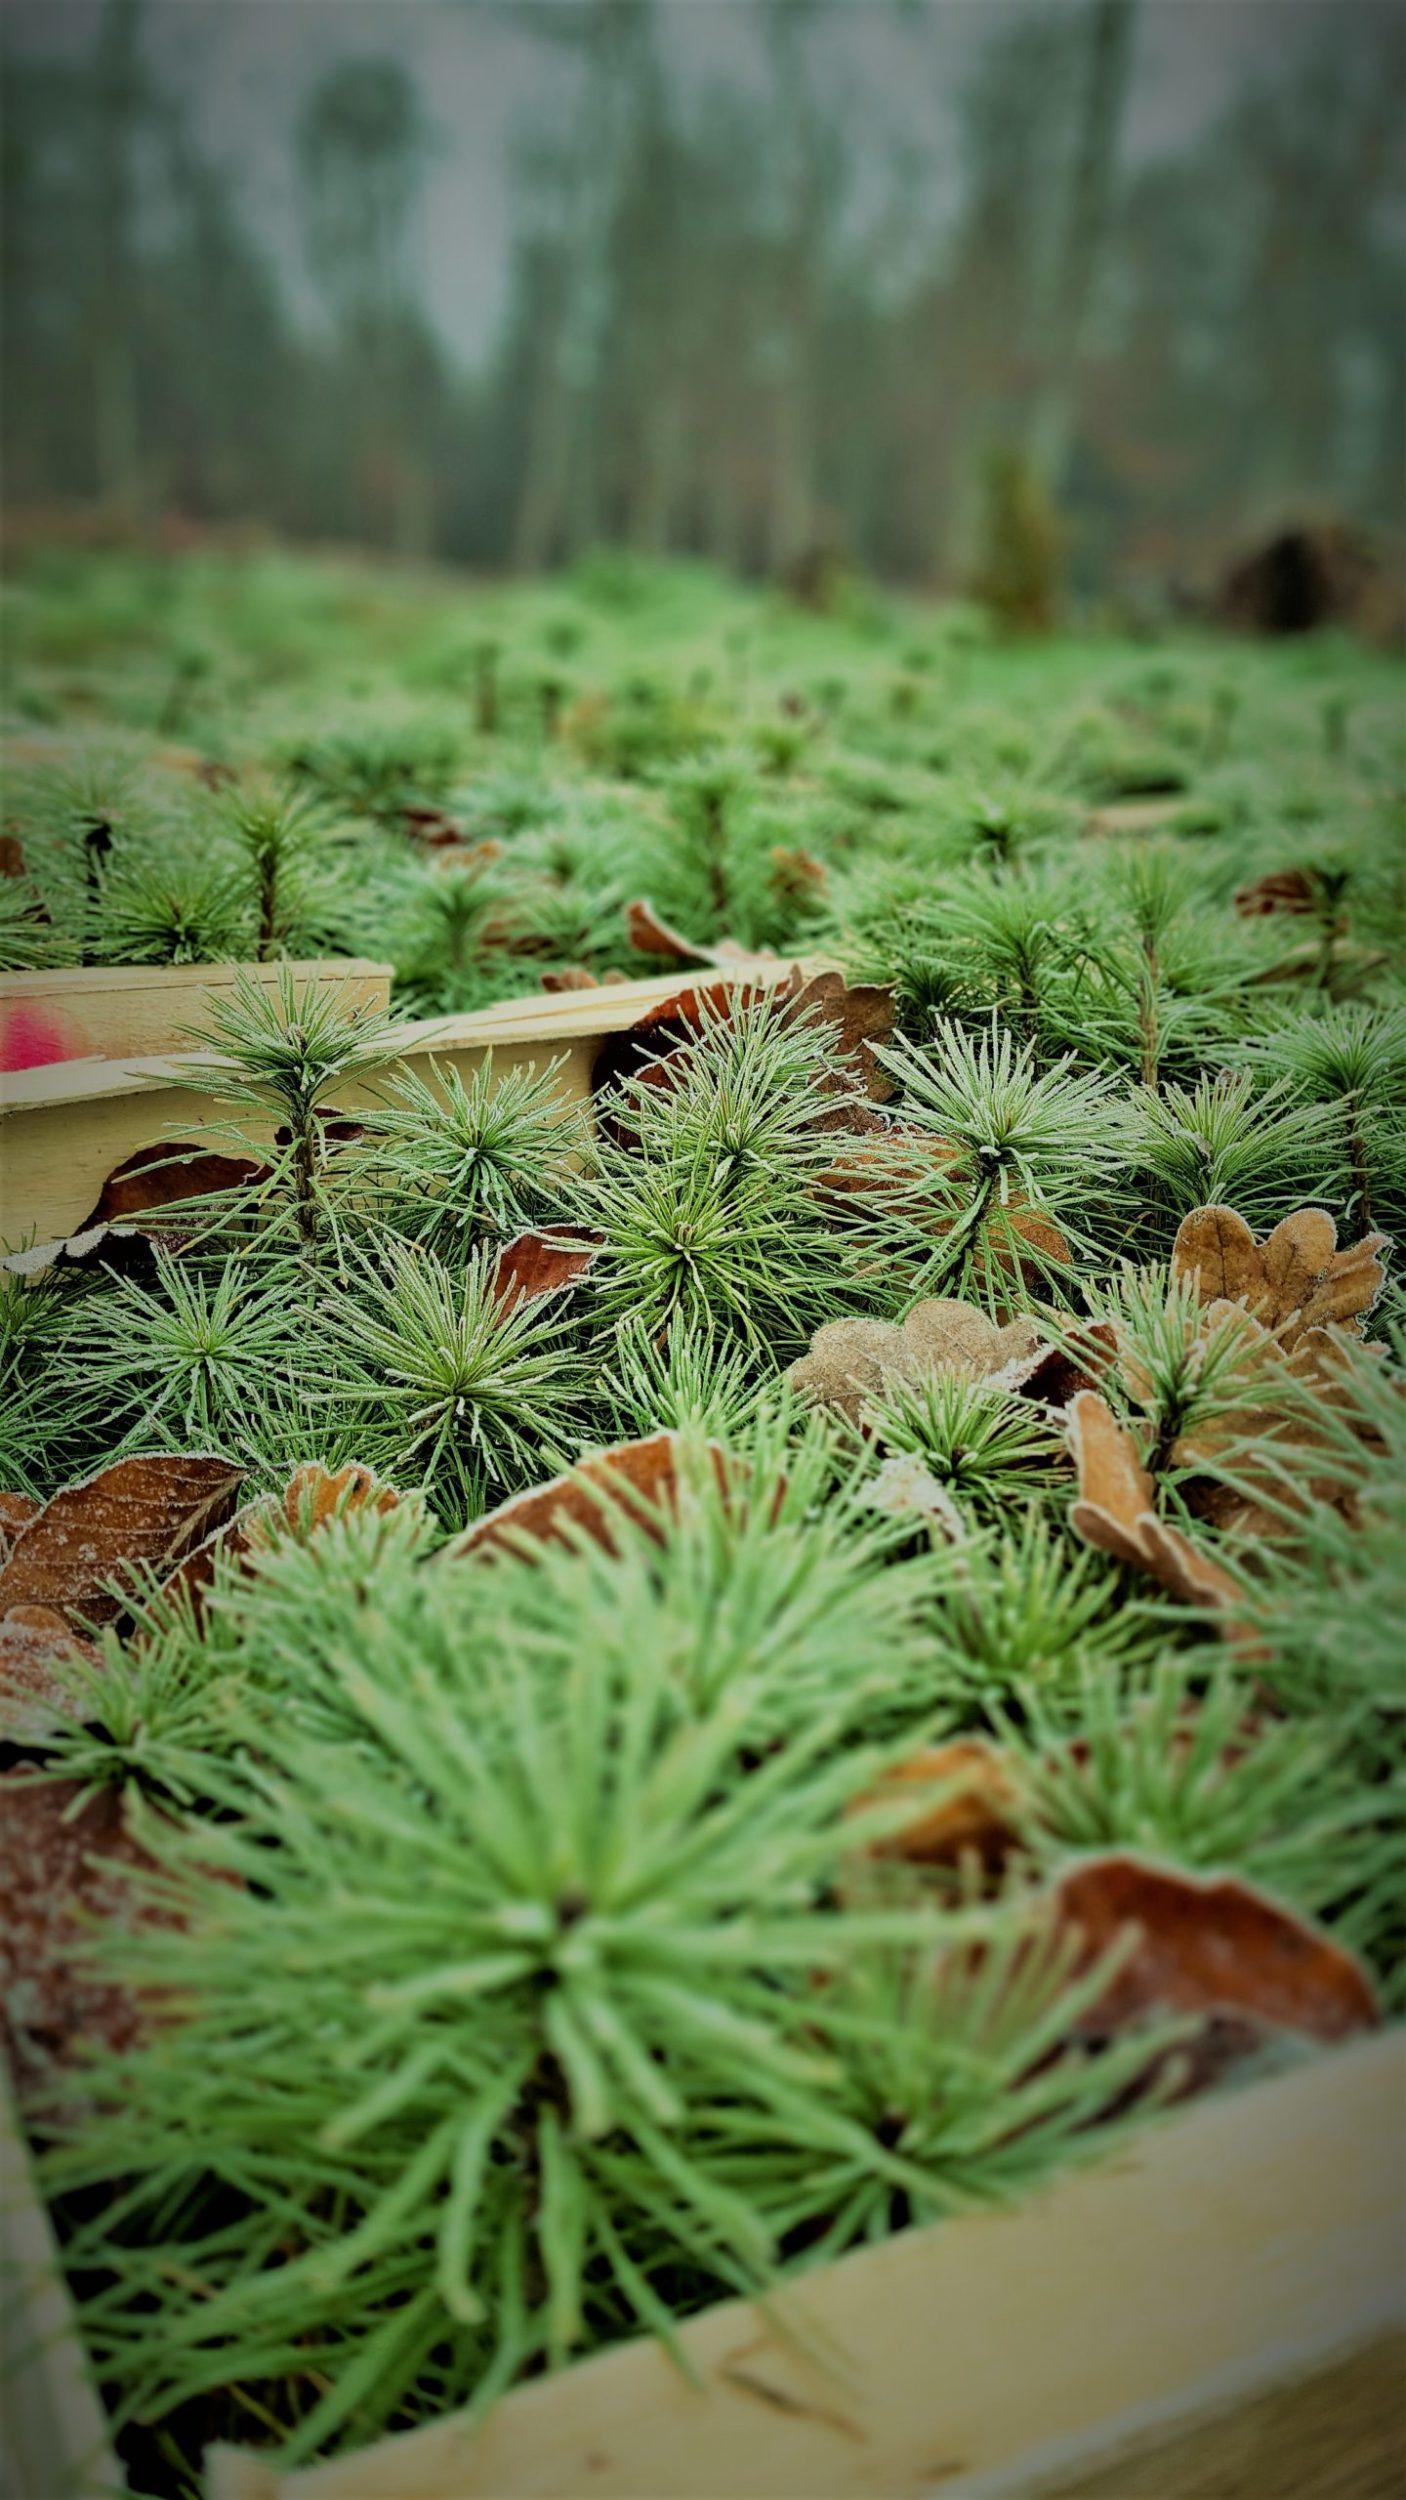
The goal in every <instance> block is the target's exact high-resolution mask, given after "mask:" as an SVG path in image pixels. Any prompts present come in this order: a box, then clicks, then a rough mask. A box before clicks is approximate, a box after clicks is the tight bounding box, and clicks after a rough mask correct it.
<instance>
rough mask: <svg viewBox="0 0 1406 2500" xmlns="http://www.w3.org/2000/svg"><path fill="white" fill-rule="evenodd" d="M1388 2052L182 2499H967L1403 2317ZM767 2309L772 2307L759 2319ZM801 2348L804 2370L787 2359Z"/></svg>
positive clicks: (1373, 2050) (1402, 2178)
mask: <svg viewBox="0 0 1406 2500" xmlns="http://www.w3.org/2000/svg"><path fill="white" fill-rule="evenodd" d="M1404 2119H1406V2038H1403V2036H1402V2034H1401V2033H1399V2032H1397V2033H1394V2034H1390V2035H1388V2036H1387V2037H1385V2038H1380V2039H1376V2040H1372V2041H1368V2042H1366V2043H1364V2044H1362V2045H1359V2046H1357V2047H1354V2048H1350V2049H1344V2050H1338V2051H1334V2052H1333V2053H1331V2054H1329V2055H1321V2056H1317V2057H1315V2058H1313V2059H1312V2060H1311V2061H1310V2062H1307V2063H1305V2064H1303V2065H1301V2066H1299V2067H1297V2068H1295V2069H1294V2070H1293V2071H1291V2072H1288V2073H1285V2074H1283V2075H1280V2076H1277V2077H1275V2078H1273V2079H1272V2080H1268V2081H1264V2082H1260V2083H1256V2084H1252V2085H1248V2086H1244V2087H1242V2088H1240V2089H1239V2090H1233V2089H1232V2090H1229V2091H1225V2092H1222V2093H1220V2094H1219V2095H1217V2096H1214V2097H1212V2098H1210V2099H1208V2100H1205V2101H1201V2102H1198V2103H1197V2104H1196V2105H1195V2106H1194V2107H1193V2108H1190V2109H1188V2110H1186V2111H1184V2112H1182V2113H1180V2114H1179V2115H1176V2116H1173V2117H1170V2118H1166V2119H1163V2120H1161V2121H1157V2122H1154V2123H1153V2124H1152V2125H1151V2126H1150V2127H1149V2128H1148V2130H1147V2131H1146V2132H1145V2133H1143V2134H1141V2135H1138V2136H1136V2137H1134V2138H1132V2139H1131V2140H1130V2141H1128V2142H1126V2143H1125V2144H1124V2145H1123V2146H1122V2147H1120V2148H1119V2149H1117V2150H1116V2151H1114V2152H1112V2153H1111V2154H1109V2155H1108V2156H1106V2157H1105V2158H1104V2159H1103V2160H1102V2161H1101V2162H1100V2163H1099V2164H1098V2165H1097V2166H1096V2167H1094V2168H1091V2169H1089V2170H1087V2171H1084V2172H1078V2173H1074V2174H1072V2175H1069V2176H1066V2177H1065V2178H1063V2179H1061V2180H1058V2181H1056V2182H1055V2184H1054V2185H1053V2186H1051V2187H1049V2188H1047V2189H1045V2190H1044V2191H1043V2192H1042V2193H1040V2194H1038V2195H1035V2196H1032V2197H1031V2198H1029V2199H1028V2200H1027V2201H1026V2202H1025V2203H1024V2204H1022V2205H1020V2206H1018V2207H1016V2208H1014V2209H1012V2210H1011V2211H1008V2212H998V2213H974V2214H969V2215H964V2216H962V2217H960V2218H959V2219H956V2220H953V2221H949V2222H943V2223H939V2224H937V2225H935V2226H933V2227H931V2228H928V2229H926V2230H921V2231H907V2232H901V2233H900V2234H898V2236H897V2237H895V2238H894V2239H891V2240H888V2241H886V2242H884V2244H883V2245H882V2246H881V2247H878V2248H873V2249H864V2250H860V2251H857V2252H856V2253H854V2254H853V2255H851V2256H848V2257H844V2258H841V2259H840V2260H839V2261H838V2263H836V2264H833V2265H830V2266H826V2267H824V2268H822V2269H820V2270H818V2271H817V2272H816V2273H814V2274H812V2275H809V2276H804V2277H802V2278H801V2279H800V2281H799V2282H798V2283H797V2284H796V2285H795V2286H794V2287H793V2289H792V2290H791V2292H790V2293H789V2295H788V2303H789V2311H790V2317H791V2320H792V2321H793V2323H794V2325H795V2326H796V2328H797V2329H798V2330H800V2332H799V2334H798V2336H797V2337H796V2338H795V2339H794V2340H793V2339H792V2338H790V2337H788V2334H787V2333H786V2332H785V2330H784V2329H783V2326H782V2324H781V2323H780V2318H779V2316H778V2315H772V2316H764V2315H763V2314H762V2312H761V2311H760V2310H758V2309H757V2308H755V2307H753V2306H751V2305H750V2304H748V2303H747V2302H745V2301H735V2300H734V2301H727V2302H724V2303H722V2304H721V2305H720V2306H719V2307H717V2308H715V2309H711V2310H709V2311H707V2312H706V2313H705V2314H704V2315H703V2316H702V2317H700V2318H697V2319H695V2320H694V2321H693V2323H692V2324H691V2325H690V2326H688V2327H686V2328H685V2329H684V2331H683V2345H684V2349H685V2351H686V2352H687V2354H688V2358H689V2361H690V2363H691V2364H692V2366H693V2369H694V2371H695V2372H696V2373H697V2376H698V2379H699V2380H700V2382H701V2384H700V2385H699V2386H698V2387H694V2386H691V2385H690V2384H689V2382H688V2380H687V2379H686V2378H685V2377H684V2376H683V2375H682V2373H681V2372H680V2371H679V2370H678V2369H677V2367H676V2366H675V2365H674V2364H673V2363H672V2362H671V2361H670V2360H669V2358H668V2356H667V2355H666V2354H665V2352H664V2351H663V2350H662V2348H661V2347H660V2346H659V2345H657V2344H654V2343H651V2342H641V2343H632V2344H628V2345H624V2346H622V2347H619V2348H618V2349H616V2350H614V2351H611V2352H607V2353H603V2354H601V2355H599V2356H598V2357H596V2358H594V2359H592V2360H588V2361H583V2362H579V2363H577V2364H576V2366H575V2367H574V2368H572V2369H569V2370H566V2371H564V2372H562V2373H561V2374H560V2375H559V2376H556V2377H553V2378H546V2379H541V2380H538V2381H535V2382H533V2383H532V2384H531V2385H529V2386H526V2387H522V2388H519V2389H518V2390H517V2391H516V2392H515V2393H514V2394H512V2395H510V2396H507V2397H505V2398H504V2400H503V2401H502V2403H501V2404H500V2405H499V2406H498V2407H497V2408H496V2410H495V2411H494V2412H493V2413H491V2414H490V2415H489V2417H488V2419H487V2421H486V2422H485V2423H483V2424H482V2425H480V2426H475V2425H474V2424H473V2423H472V2422H471V2421H470V2419H469V2418H468V2416H467V2415H466V2414H464V2413H459V2414H451V2415H448V2416H447V2417H446V2418H445V2419H444V2420H443V2421H440V2422H436V2423H432V2424H430V2425H428V2426H426V2427H425V2428H423V2429H421V2430H417V2431H411V2432H407V2433H404V2434H402V2435H401V2436H400V2437H398V2438H393V2439H386V2440H382V2441H380V2442H378V2443H377V2444H376V2445H375V2446H374V2447H371V2448H367V2449H364V2450H362V2451H361V2452H360V2453H357V2454H353V2455H351V2456H348V2457H344V2458H335V2459H332V2460H330V2461H329V2462H326V2463H324V2464H320V2465H314V2466H309V2467H305V2468H303V2469H301V2470H299V2471H295V2472H283V2471H281V2470H280V2468H279V2466H278V2463H277V2461H276V2459H275V2458H270V2457H267V2456H259V2455H256V2454H253V2453H248V2452H241V2451H239V2450H235V2449H230V2448H218V2449H215V2450H212V2452H211V2455H210V2458H209V2460H208V2467H207V2481H206V2489H207V2492H208V2495H209V2500H588V2496H589V2500H919V2496H920V2495H925V2496H927V2500H936V2496H937V2495H941V2500H994V2495H995V2494H996V2493H998V2492H1008V2493H1015V2492H1020V2493H1022V2494H1024V2493H1028V2492H1030V2491H1032V2490H1033V2489H1035V2488H1037V2487H1038V2483H1039V2481H1040V2479H1041V2478H1042V2477H1043V2476H1045V2475H1047V2474H1048V2473H1050V2472H1052V2471H1055V2470H1061V2471H1066V2472H1067V2471H1068V2469H1069V2467H1070V2466H1071V2465H1073V2464H1077V2463H1078V2462H1080V2461H1081V2460H1086V2459H1092V2458H1094V2457H1095V2456H1097V2455H1098V2454H1100V2452H1103V2453H1106V2452H1107V2451H1108V2449H1109V2448H1110V2447H1112V2446H1116V2445H1121V2444H1123V2443H1125V2442H1127V2441H1128V2439H1129V2438H1130V2437H1132V2436H1133V2435H1134V2434H1136V2433H1137V2432H1138V2431H1139V2430H1140V2429H1145V2428H1146V2427H1148V2426H1150V2425H1153V2424H1166V2423H1169V2422H1172V2421H1175V2420H1180V2419H1187V2418H1190V2417H1193V2416H1195V2415H1197V2414H1204V2413H1206V2412H1207V2411H1209V2410H1213V2409H1215V2408H1216V2407H1218V2406H1222V2405H1224V2404H1225V2403H1227V2402H1228V2401H1233V2400H1234V2399H1235V2398H1237V2397H1240V2396H1243V2395H1245V2394H1248V2393H1249V2392H1251V2391H1254V2390H1258V2389H1261V2388H1263V2387H1265V2386H1268V2385H1273V2384H1274V2383H1275V2382H1276V2381H1277V2382H1280V2383H1282V2381H1283V2380H1284V2379H1285V2378H1286V2377H1288V2376H1290V2375H1292V2374H1294V2373H1296V2372H1297V2371H1299V2370H1300V2369H1301V2368H1303V2367H1305V2366H1307V2365H1308V2364H1309V2363H1311V2362H1312V2361H1314V2360H1317V2359H1321V2358H1322V2357H1323V2356H1325V2355H1327V2354H1330V2353H1333V2352H1335V2351H1338V2350H1344V2349H1348V2348H1350V2347H1352V2346H1353V2345H1355V2344H1360V2343H1365V2342H1367V2341H1369V2340H1370V2339H1371V2338H1372V2337H1374V2336H1376V2335H1378V2334H1380V2333H1381V2332H1383V2331H1384V2330H1385V2329H1386V2328H1387V2327H1388V2326H1389V2325H1391V2324H1392V2323H1393V2322H1394V2321H1396V2320H1398V2319H1400V2318H1402V2317H1403V2316H1406V2124H1404V2123H1403V2121H1404ZM783 2314H784V2313H783ZM817 2348H820V2349H824V2350H828V2352H829V2353H830V2354H831V2355H833V2361H832V2363H831V2365H830V2366H828V2367H827V2366H822V2365H820V2364H819V2363H817V2362H816V2361H814V2360H812V2359H810V2358H808V2357H807V2351H808V2350H809V2351H814V2350H815V2349H817Z"/></svg>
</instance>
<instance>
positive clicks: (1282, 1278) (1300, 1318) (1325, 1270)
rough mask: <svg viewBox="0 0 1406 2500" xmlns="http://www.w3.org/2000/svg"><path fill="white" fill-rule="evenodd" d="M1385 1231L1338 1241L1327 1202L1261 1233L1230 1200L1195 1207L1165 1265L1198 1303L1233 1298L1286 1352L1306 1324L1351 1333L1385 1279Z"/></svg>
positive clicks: (1356, 1329) (1300, 1210)
mask: <svg viewBox="0 0 1406 2500" xmlns="http://www.w3.org/2000/svg"><path fill="white" fill-rule="evenodd" d="M1388 1246H1389V1244H1388V1238H1387V1235H1386V1234H1385V1233H1367V1234H1365V1235H1364V1236H1363V1238H1362V1240H1361V1241H1357V1242H1353V1243H1352V1244H1351V1245H1350V1246H1349V1248H1347V1249H1345V1250H1340V1249H1339V1248H1338V1233H1337V1226H1336V1224H1335V1223H1334V1221H1333V1218H1332V1216H1331V1215H1329V1214H1328V1213H1327V1211H1326V1209H1324V1208H1322V1207H1300V1208H1298V1209H1297V1211H1296V1212H1295V1213H1294V1214H1293V1215H1286V1216H1285V1217H1284V1219H1283V1221H1282V1223H1279V1224H1276V1225H1275V1227H1274V1230H1273V1231H1272V1232H1271V1233H1267V1234H1266V1235H1265V1238H1264V1240H1263V1241H1256V1239H1255V1236H1254V1234H1253V1233H1252V1232H1251V1230H1250V1227H1249V1225H1248V1224H1247V1223H1246V1222H1245V1219H1244V1217H1243V1216H1242V1215H1237V1214H1236V1212H1235V1209H1234V1208H1233V1207H1226V1206H1205V1207H1196V1208H1194V1209H1193V1210H1192V1212H1191V1214H1190V1215H1188V1216H1186V1217H1185V1218H1184V1219H1183V1221H1182V1223H1181V1225H1180V1227H1179V1229H1178V1232H1177V1237H1176V1241H1175V1244H1174V1245H1173V1249H1172V1273H1173V1275H1174V1276H1177V1277H1181V1278H1184V1279H1186V1280H1187V1281H1189V1282H1190V1283H1191V1284H1192V1286H1193V1287H1194V1289H1195V1292H1196V1295H1197V1298H1198V1300H1199V1301H1200V1302H1201V1303H1202V1304H1203V1305H1208V1306H1209V1305H1212V1304H1215V1303H1217V1302H1238V1303H1241V1304H1243V1305H1244V1308H1245V1309H1246V1311H1248V1313H1249V1314H1250V1316H1251V1318H1252V1319H1256V1320H1258V1321H1259V1323H1260V1325H1261V1327H1263V1328H1265V1329H1267V1330H1268V1331H1269V1332H1270V1333H1271V1334H1272V1335H1273V1336H1274V1337H1275V1339H1276V1340H1277V1342H1278V1344H1279V1346H1280V1347H1281V1348H1282V1350H1283V1352H1284V1353H1286V1354H1291V1353H1292V1352H1293V1350H1294V1348H1295V1346H1297V1345H1298V1343H1299V1341H1300V1339H1301V1338H1303V1337H1304V1336H1306V1335H1307V1334H1308V1333H1309V1332H1310V1331H1311V1330H1315V1329H1326V1328H1345V1329H1348V1330H1350V1331H1351V1332H1352V1334H1354V1335H1356V1336H1360V1335H1361V1333H1362V1324H1363V1321H1364V1320H1365V1318H1366V1316H1367V1314H1368V1312H1369V1311H1370V1310H1371V1309H1372V1306H1373V1304H1374V1303H1375V1302H1376V1300H1377V1297H1378V1295H1379V1294H1380V1293H1381V1291H1382V1288H1383V1286H1384V1284H1385V1282H1386V1275H1385V1270H1384V1269H1383V1266H1382V1261H1381V1253H1382V1251H1383V1250H1385V1249H1386V1248H1387V1247H1388Z"/></svg>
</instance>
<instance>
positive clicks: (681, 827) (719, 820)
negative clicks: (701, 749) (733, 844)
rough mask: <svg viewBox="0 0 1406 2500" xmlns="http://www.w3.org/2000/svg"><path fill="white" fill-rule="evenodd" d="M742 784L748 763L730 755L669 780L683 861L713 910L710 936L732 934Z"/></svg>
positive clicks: (689, 766) (687, 767)
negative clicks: (733, 860) (732, 859)
mask: <svg viewBox="0 0 1406 2500" xmlns="http://www.w3.org/2000/svg"><path fill="white" fill-rule="evenodd" d="M742 786H743V768H742V765H741V763H740V762H739V761H738V760H736V759H734V758H733V757H731V756H727V755H707V756H703V757H700V758H699V759H697V760H696V761H691V762H689V763H686V764H681V765H679V766H678V767H677V768H676V769H675V770H674V771H673V772H672V773H671V775H670V776H669V789H670V795H671V797H672V799H673V803H674V811H675V820H676V824H677V828H678V838H679V841H680V843H681V846H682V855H683V862H684V863H686V865H687V869H688V872H689V876H690V882H691V884H692V885H694V886H695V887H696V888H697V892H698V900H699V902H700V904H702V905H703V906H704V908H705V909H706V911H707V914H708V928H707V932H706V934H707V935H708V936H710V937H726V936H727V935H728V934H729V932H730V927H731V899H732V897H731V881H730V866H729V851H730V820H731V816H732V813H733V812H734V810H735V808H736V804H737V800H738V795H739V793H740V791H741V789H742Z"/></svg>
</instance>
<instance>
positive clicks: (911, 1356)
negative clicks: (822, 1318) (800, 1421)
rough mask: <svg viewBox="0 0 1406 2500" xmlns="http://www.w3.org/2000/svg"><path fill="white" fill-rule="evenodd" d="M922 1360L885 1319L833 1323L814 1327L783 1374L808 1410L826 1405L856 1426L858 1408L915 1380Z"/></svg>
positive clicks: (859, 1415)
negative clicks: (805, 1346)
mask: <svg viewBox="0 0 1406 2500" xmlns="http://www.w3.org/2000/svg"><path fill="white" fill-rule="evenodd" d="M924 1370H925V1366H924V1362H923V1358H922V1355H921V1354H920V1352H919V1350H918V1348H917V1347H916V1346H915V1345H914V1344H913V1343H912V1342H911V1340H910V1339H909V1338H908V1337H906V1336H905V1334H904V1332H903V1330H902V1329H901V1328H897V1327H895V1326H894V1324H893V1322H892V1321H891V1320H886V1319H835V1320H831V1321H829V1322H828V1324H827V1325H826V1326H825V1327H824V1328H817V1330H816V1332H815V1335H814V1336H813V1337H812V1339H811V1341H810V1352H809V1353H808V1354H803V1355H802V1356H801V1357H800V1359H799V1360H798V1361H797V1362H794V1363H793V1364H792V1365H791V1367H790V1369H789V1371H788V1372H787V1374H786V1378H787V1380H788V1381H789V1382H790V1384H791V1387H792V1388H793V1389H796V1390H798V1391H799V1393H800V1395H801V1396H802V1397H803V1398H804V1399H805V1400H806V1402H807V1404H808V1405H811V1406H831V1407H834V1408H836V1409H837V1411H838V1412H839V1413H840V1414H842V1415H845V1416H847V1417H848V1419H849V1421H850V1422H851V1423H852V1424H858V1423H859V1422H860V1421H861V1419H862V1416H863V1411H864V1408H865V1407H866V1406H867V1405H869V1404H870V1403H871V1401H872V1400H873V1399H874V1398H876V1397H879V1396H881V1395H882V1394H883V1391H884V1389H885V1388H886V1387H888V1386H889V1385H890V1384H891V1383H894V1384H896V1383H901V1382H905V1381H907V1382H912V1383H916V1382H918V1381H920V1380H921V1379H922V1378H923V1376H924Z"/></svg>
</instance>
